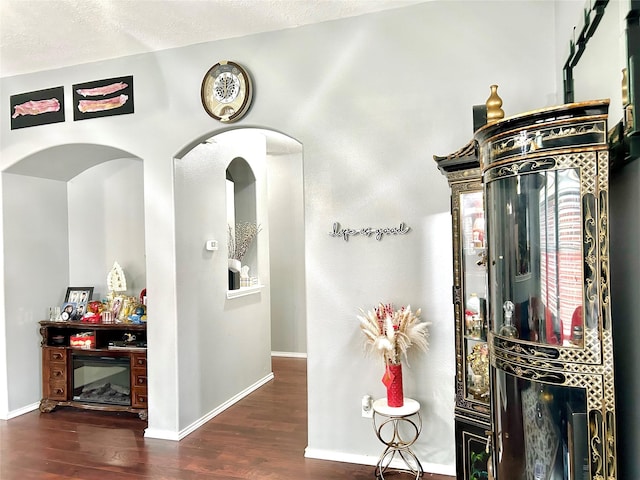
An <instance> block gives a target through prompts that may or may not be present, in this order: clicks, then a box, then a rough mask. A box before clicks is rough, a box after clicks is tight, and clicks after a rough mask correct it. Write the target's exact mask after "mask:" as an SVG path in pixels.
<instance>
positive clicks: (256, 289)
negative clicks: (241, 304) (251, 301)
mask: <svg viewBox="0 0 640 480" xmlns="http://www.w3.org/2000/svg"><path fill="white" fill-rule="evenodd" d="M263 288H264V285H253V286H251V287H240V288H239V289H237V290H227V298H238V297H244V296H246V295H253V294H254V293H260V291H261V290H262V289H263Z"/></svg>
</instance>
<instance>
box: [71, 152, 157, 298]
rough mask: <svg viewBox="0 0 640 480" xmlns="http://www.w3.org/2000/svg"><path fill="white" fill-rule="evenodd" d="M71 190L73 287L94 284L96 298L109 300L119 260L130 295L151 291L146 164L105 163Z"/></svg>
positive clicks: (75, 181)
mask: <svg viewBox="0 0 640 480" xmlns="http://www.w3.org/2000/svg"><path fill="white" fill-rule="evenodd" d="M67 190H68V198H69V201H68V205H69V247H68V248H69V282H70V285H71V286H76V287H83V286H93V287H94V290H93V299H94V300H102V299H104V298H106V296H107V293H108V289H107V274H108V273H109V272H110V271H111V268H112V267H113V262H115V261H117V262H118V264H119V265H120V266H121V267H122V269H123V271H124V273H125V277H126V279H127V292H126V293H127V295H131V296H134V297H137V296H138V295H139V293H140V291H141V290H142V289H143V288H145V287H146V268H145V251H144V200H143V192H144V183H143V167H142V161H140V160H139V159H131V158H125V159H118V160H112V161H110V162H105V163H101V164H100V165H97V166H95V167H92V168H90V169H87V170H85V171H84V172H83V173H81V174H80V175H77V176H76V177H74V178H73V179H71V180H70V181H69V183H68V186H67Z"/></svg>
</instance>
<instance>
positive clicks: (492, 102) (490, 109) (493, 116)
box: [485, 85, 504, 123]
mask: <svg viewBox="0 0 640 480" xmlns="http://www.w3.org/2000/svg"><path fill="white" fill-rule="evenodd" d="M489 88H490V89H491V95H489V98H487V102H486V104H485V105H486V106H487V123H493V122H496V121H498V120H500V119H501V118H504V110H502V108H500V107H502V99H501V98H500V97H499V96H498V85H491V86H490V87H489Z"/></svg>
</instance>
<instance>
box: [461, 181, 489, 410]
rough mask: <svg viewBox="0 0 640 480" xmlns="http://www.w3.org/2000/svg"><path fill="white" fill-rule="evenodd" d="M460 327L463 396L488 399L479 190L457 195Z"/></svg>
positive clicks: (482, 239)
mask: <svg viewBox="0 0 640 480" xmlns="http://www.w3.org/2000/svg"><path fill="white" fill-rule="evenodd" d="M460 221H461V229H460V243H461V249H460V251H461V262H462V275H461V283H462V284H461V299H460V300H461V303H462V310H461V316H462V317H463V325H462V326H461V332H460V333H461V336H462V358H461V364H462V365H461V370H462V372H461V373H462V374H463V379H462V381H463V383H464V395H465V397H466V399H467V400H468V401H480V402H482V403H488V402H489V351H488V348H487V322H486V318H487V316H486V313H487V294H486V275H487V271H486V245H485V238H486V237H485V225H484V205H483V192H482V190H478V191H472V192H465V193H461V194H460Z"/></svg>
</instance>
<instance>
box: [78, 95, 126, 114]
mask: <svg viewBox="0 0 640 480" xmlns="http://www.w3.org/2000/svg"><path fill="white" fill-rule="evenodd" d="M128 99H129V97H127V96H126V95H119V96H117V97H113V98H107V99H104V100H80V101H79V102H78V110H80V111H81V112H82V113H86V112H100V111H102V110H111V109H112V108H118V107H121V106H123V105H124V104H125V103H127V100H128Z"/></svg>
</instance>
